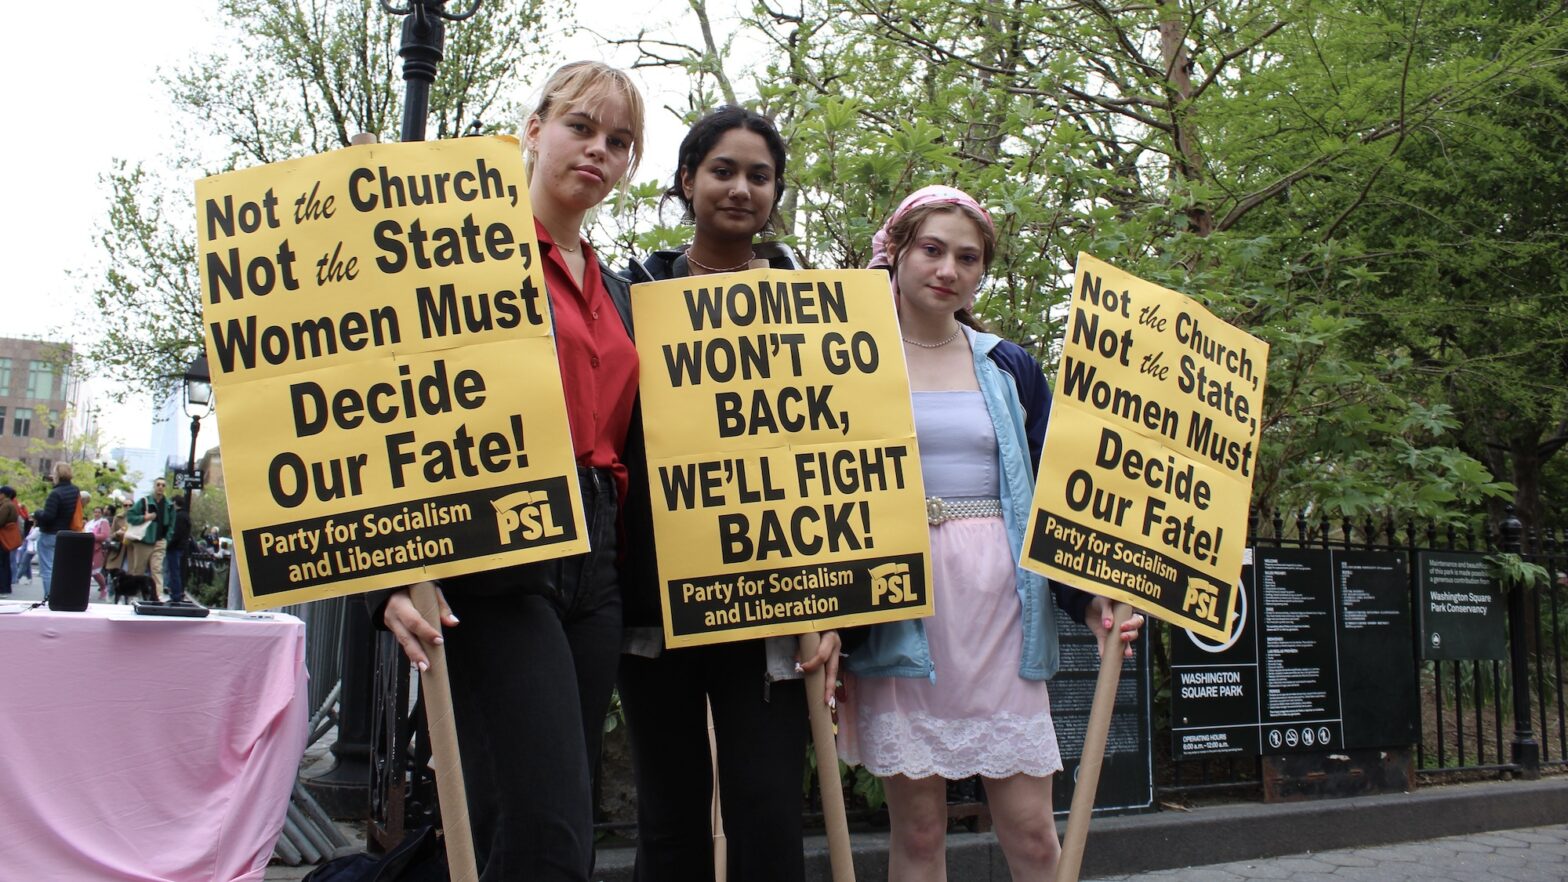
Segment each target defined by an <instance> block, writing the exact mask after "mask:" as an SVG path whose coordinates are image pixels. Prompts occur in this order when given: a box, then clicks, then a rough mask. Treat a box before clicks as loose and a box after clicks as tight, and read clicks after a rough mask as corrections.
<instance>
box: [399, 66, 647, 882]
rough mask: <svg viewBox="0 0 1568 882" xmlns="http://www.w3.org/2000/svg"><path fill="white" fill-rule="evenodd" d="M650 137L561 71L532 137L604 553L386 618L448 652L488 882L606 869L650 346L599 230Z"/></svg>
mask: <svg viewBox="0 0 1568 882" xmlns="http://www.w3.org/2000/svg"><path fill="white" fill-rule="evenodd" d="M642 138H643V103H642V97H641V95H640V94H639V93H638V91H637V88H636V86H635V85H634V84H633V83H632V81H631V79H630V78H629V77H627V75H626V74H625V73H624V72H623V71H619V70H616V69H614V68H611V67H609V66H607V65H604V64H600V63H598V62H589V61H579V62H574V63H571V64H567V65H564V66H562V67H561V68H559V69H558V70H556V71H555V73H554V74H552V75H551V76H550V78H549V80H548V81H546V83H545V85H544V89H543V92H542V94H541V97H540V100H539V102H538V104H537V105H536V106H535V108H534V110H533V112H531V113H530V114H529V115H528V117H527V120H526V122H525V127H524V132H523V150H524V156H525V158H526V159H527V173H528V195H529V201H530V202H531V203H532V205H533V212H534V231H535V233H536V234H537V235H538V239H539V260H540V263H541V264H542V266H543V270H544V278H545V288H546V290H547V292H548V294H549V297H550V314H551V318H552V320H553V322H554V328H555V346H556V356H557V358H558V359H559V361H560V369H561V381H562V385H563V386H564V391H565V393H566V415H567V422H568V424H569V425H570V427H571V437H572V445H573V447H574V452H575V454H576V459H577V472H578V480H579V483H580V485H581V487H582V500H583V514H584V520H585V522H586V525H587V534H588V540H589V548H590V550H589V551H588V552H586V553H584V554H579V555H573V556H571V557H567V558H558V559H555V560H549V561H542V562H538V563H532V564H525V565H521V566H513V567H505V568H503V569H498V570H490V571H487V572H481V573H472V574H469V575H466V576H458V577H455V578H449V579H443V580H442V582H441V585H440V586H439V594H440V596H441V598H442V600H441V613H442V615H441V621H442V624H443V625H444V626H445V628H446V630H445V634H444V636H443V635H442V633H441V632H438V631H437V630H436V629H435V628H433V627H431V626H430V625H428V624H427V623H426V622H425V621H424V619H423V618H421V617H420V615H419V613H418V611H417V610H415V608H414V605H413V602H412V601H411V600H410V598H409V592H408V590H407V589H403V590H400V591H397V592H393V593H392V594H391V596H390V597H389V598H388V599H387V601H386V604H385V608H384V611H383V612H382V613H381V616H380V620H381V621H382V622H383V623H384V624H385V625H386V627H387V628H388V629H389V630H391V631H392V633H393V634H394V635H395V636H396V637H397V639H398V643H399V644H400V645H401V646H402V647H403V651H404V653H405V654H406V655H407V656H408V658H409V661H411V662H412V663H413V664H414V665H415V666H417V667H418V668H419V669H420V670H421V671H423V670H425V669H426V668H427V667H428V659H427V657H426V655H425V647H426V646H427V645H431V644H434V643H444V645H445V647H446V658H447V665H448V674H449V680H450V683H451V690H452V708H453V716H454V717H455V719H456V721H457V740H458V744H459V746H460V748H461V751H462V755H463V781H464V783H465V784H466V785H467V789H468V808H469V815H470V818H471V820H472V825H473V834H474V849H475V852H476V854H477V857H478V863H479V870H480V879H481V880H484V882H500V880H515V879H529V880H557V879H562V880H567V879H569V880H586V879H587V878H588V876H589V874H590V872H591V870H592V867H593V857H594V840H593V786H592V774H593V771H594V767H595V765H596V764H597V762H598V758H599V746H600V739H601V738H602V736H603V732H604V718H605V714H606V712H607V711H608V710H609V705H610V693H611V691H612V690H613V688H614V685H615V670H616V664H617V661H618V657H619V653H620V646H621V594H620V587H619V583H618V580H617V573H616V557H617V553H618V546H619V542H618V535H619V530H618V526H619V512H620V511H621V506H622V500H623V499H624V498H625V494H626V487H627V484H626V474H627V473H626V466H625V464H624V463H625V462H626V442H627V428H628V426H629V425H630V422H631V417H632V407H633V402H634V400H635V398H636V393H637V351H636V349H635V347H633V346H632V341H631V300H630V297H629V294H628V288H627V284H626V280H625V279H622V278H620V277H619V276H617V275H615V274H614V273H612V272H610V271H609V269H608V268H606V267H605V266H604V265H603V264H602V263H600V261H599V258H598V256H597V255H596V254H595V253H594V249H593V246H592V245H590V244H589V242H588V241H587V239H585V238H584V237H583V234H582V225H583V219H584V217H585V216H586V215H587V214H588V212H589V211H590V210H591V209H592V208H594V207H595V206H597V205H598V204H599V203H600V202H603V201H604V199H605V198H606V197H607V196H609V195H610V192H611V190H613V189H614V188H615V187H616V186H617V185H619V184H620V183H621V181H622V180H623V179H624V178H625V177H626V176H627V175H628V174H630V173H631V172H633V171H635V169H636V167H637V161H638V159H639V158H640V157H641V154H642ZM519 382H527V378H519ZM449 604H450V606H448V605H449ZM459 617H461V618H462V624H461V625H459V624H458V619H459Z"/></svg>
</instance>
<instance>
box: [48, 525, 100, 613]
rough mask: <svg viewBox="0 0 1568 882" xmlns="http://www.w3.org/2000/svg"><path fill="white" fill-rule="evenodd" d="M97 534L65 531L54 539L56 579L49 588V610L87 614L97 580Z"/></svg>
mask: <svg viewBox="0 0 1568 882" xmlns="http://www.w3.org/2000/svg"><path fill="white" fill-rule="evenodd" d="M92 577H93V534H91V533H73V532H71V531H70V530H61V531H60V532H59V533H58V534H57V535H56V537H55V540H54V578H53V579H52V580H51V582H50V585H49V608H50V609H52V610H55V611H57V612H83V611H85V610H86V609H87V594H88V590H89V588H90V587H91V585H92V581H93V578H92Z"/></svg>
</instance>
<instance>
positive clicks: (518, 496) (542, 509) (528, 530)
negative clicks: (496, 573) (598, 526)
mask: <svg viewBox="0 0 1568 882" xmlns="http://www.w3.org/2000/svg"><path fill="white" fill-rule="evenodd" d="M490 504H491V505H493V506H495V527H496V530H497V532H499V533H500V534H501V544H502V545H511V544H512V542H513V541H515V540H516V539H519V538H520V539H522V540H523V541H524V542H535V541H538V540H540V539H548V538H550V537H552V536H559V535H561V534H562V533H564V532H566V531H565V530H564V529H563V528H561V527H559V526H557V525H556V523H555V511H554V509H553V508H552V507H551V506H550V494H549V492H548V491H545V490H523V491H521V492H518V493H511V494H508V495H506V496H503V497H501V498H500V499H496V500H493V501H492V502H491V503H490Z"/></svg>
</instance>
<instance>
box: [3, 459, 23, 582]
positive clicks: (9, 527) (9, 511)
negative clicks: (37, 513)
mask: <svg viewBox="0 0 1568 882" xmlns="http://www.w3.org/2000/svg"><path fill="white" fill-rule="evenodd" d="M21 547H22V512H21V510H20V509H18V508H17V507H16V491H15V490H13V489H11V486H10V485H9V484H7V485H6V486H4V487H0V597H9V596H10V595H11V554H12V552H14V551H16V550H17V549H18V548H21Z"/></svg>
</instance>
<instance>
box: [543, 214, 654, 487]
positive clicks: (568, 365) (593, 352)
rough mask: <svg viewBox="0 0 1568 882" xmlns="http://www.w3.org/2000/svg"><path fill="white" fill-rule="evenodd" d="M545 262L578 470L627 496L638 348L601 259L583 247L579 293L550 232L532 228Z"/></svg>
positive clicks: (557, 355)
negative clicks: (607, 477) (602, 473)
mask: <svg viewBox="0 0 1568 882" xmlns="http://www.w3.org/2000/svg"><path fill="white" fill-rule="evenodd" d="M534 230H535V231H536V232H537V233H538V234H539V245H540V252H541V255H542V257H543V267H544V283H545V288H546V289H547V290H548V291H549V293H550V310H551V312H553V313H554V316H555V353H556V357H557V358H558V359H559V360H560V363H561V386H562V387H563V389H564V390H565V392H566V420H567V423H568V424H569V425H570V426H571V430H572V450H573V453H574V454H575V455H576V457H577V464H578V465H580V466H590V467H601V468H608V469H610V470H611V471H612V472H613V473H614V475H615V484H616V486H617V487H618V488H619V489H620V495H621V498H623V499H624V498H625V496H626V466H625V465H624V464H623V463H622V462H621V454H622V453H623V452H624V451H625V450H626V431H627V428H628V427H629V426H630V425H631V419H632V403H633V402H634V401H635V400H636V398H637V348H636V347H635V346H634V345H633V344H632V340H631V337H630V336H629V335H628V334H627V333H626V326H625V325H624V324H622V322H621V315H620V313H618V312H616V311H615V303H614V301H612V300H611V299H610V292H609V291H608V290H606V289H605V287H604V280H603V279H602V278H600V276H599V258H598V256H597V255H595V254H594V252H593V248H591V247H589V245H588V243H587V242H583V244H582V249H583V257H584V258H585V259H586V261H587V263H586V265H585V267H584V269H583V284H582V285H580V286H579V285H578V284H577V282H576V280H574V279H573V278H572V274H571V271H570V270H568V269H567V268H566V262H565V260H564V259H563V255H562V253H561V251H560V249H558V248H556V247H555V241H554V240H553V239H551V238H550V232H549V231H548V230H546V229H545V228H544V224H541V223H539V222H538V221H537V220H536V221H534Z"/></svg>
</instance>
